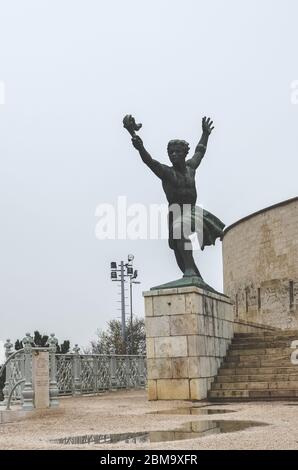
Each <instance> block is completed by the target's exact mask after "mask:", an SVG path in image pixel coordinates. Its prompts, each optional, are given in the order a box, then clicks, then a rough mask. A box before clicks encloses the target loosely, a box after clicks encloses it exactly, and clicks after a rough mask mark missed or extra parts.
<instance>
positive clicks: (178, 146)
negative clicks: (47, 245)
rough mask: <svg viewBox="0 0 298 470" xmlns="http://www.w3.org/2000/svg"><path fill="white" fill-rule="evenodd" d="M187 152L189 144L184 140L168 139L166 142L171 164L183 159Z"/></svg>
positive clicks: (178, 162)
mask: <svg viewBox="0 0 298 470" xmlns="http://www.w3.org/2000/svg"><path fill="white" fill-rule="evenodd" d="M188 152H189V144H188V143H187V142H186V141H185V140H178V139H175V140H170V142H169V143H168V155H169V158H170V160H171V162H172V164H173V166H176V165H179V164H180V163H181V161H184V160H185V158H186V156H187V154H188Z"/></svg>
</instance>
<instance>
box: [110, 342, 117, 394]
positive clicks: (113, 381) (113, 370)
mask: <svg viewBox="0 0 298 470" xmlns="http://www.w3.org/2000/svg"><path fill="white" fill-rule="evenodd" d="M115 352H116V350H115V348H114V346H112V347H111V353H110V377H111V389H112V390H116V388H117V377H116V373H117V364H116V357H115Z"/></svg>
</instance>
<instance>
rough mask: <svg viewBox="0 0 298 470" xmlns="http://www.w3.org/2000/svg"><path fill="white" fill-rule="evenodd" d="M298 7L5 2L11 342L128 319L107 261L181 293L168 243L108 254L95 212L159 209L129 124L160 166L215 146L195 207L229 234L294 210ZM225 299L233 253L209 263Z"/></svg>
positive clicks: (1, 63) (247, 0)
mask: <svg viewBox="0 0 298 470" xmlns="http://www.w3.org/2000/svg"><path fill="white" fill-rule="evenodd" d="M297 17H298V4H297V2H296V1H295V0H262V1H260V0H242V1H239V0H225V1H223V0H212V1H208V2H207V1H202V0H184V1H182V0H179V1H178V0H162V1H161V0H150V1H149V0H146V1H144V0H143V1H140V0H138V1H137V0H126V1H123V0H109V1H108V2H107V1H100V0H48V1H47V0H18V1H15V0H10V1H9V2H7V1H3V0H1V1H0V81H2V83H4V84H5V103H4V104H2V105H0V158H1V169H0V191H1V197H0V211H1V231H0V250H1V255H0V289H1V294H0V315H1V320H0V321H1V329H0V339H1V340H5V339H6V338H8V337H9V338H11V339H13V340H15V339H16V338H18V337H22V336H23V335H24V334H25V333H26V331H31V332H32V331H33V330H34V329H39V330H40V331H41V332H46V333H50V332H52V331H54V332H55V333H56V335H57V336H58V337H59V339H60V340H63V339H64V338H70V340H71V341H72V343H74V342H78V343H79V344H80V345H83V346H85V345H87V344H88V342H89V340H90V339H91V338H92V337H94V333H95V331H96V330H97V328H103V327H104V326H105V322H106V321H107V320H109V319H112V318H117V317H119V316H120V312H119V311H118V310H117V308H118V307H119V304H118V303H117V300H120V298H119V297H118V296H117V292H118V289H117V286H116V283H112V282H111V281H110V269H109V264H110V261H113V260H115V261H120V260H121V259H124V260H126V257H127V254H128V253H133V254H134V255H135V268H138V269H139V280H141V281H142V284H141V285H139V286H136V287H135V290H134V312H135V313H137V314H139V315H140V316H142V315H143V299H142V291H143V290H148V289H149V288H150V287H151V286H154V285H156V284H160V283H164V282H168V281H171V280H173V279H177V278H178V277H180V272H179V270H178V268H177V266H176V263H175V260H174V255H173V252H171V251H170V250H169V249H168V246H167V241H166V240H161V241H131V240H121V241H119V240H118V241H117V240H116V241H99V240H97V239H96V237H95V226H96V218H95V209H96V207H97V206H98V204H100V203H103V202H105V203H112V204H116V202H117V197H118V196H119V195H126V196H127V198H128V202H129V203H143V204H146V205H147V206H148V205H149V204H150V203H161V202H164V201H165V197H164V194H163V191H162V188H161V184H160V181H159V180H158V179H157V178H156V177H155V176H154V175H153V174H151V173H150V171H149V170H148V169H147V168H146V167H145V166H144V165H143V163H142V162H141V161H140V158H139V156H138V154H137V153H136V151H135V150H134V149H133V148H132V147H131V142H130V138H129V135H128V133H127V132H126V131H125V130H124V129H123V127H122V118H123V116H124V115H125V114H127V113H131V114H133V115H134V116H135V117H136V120H137V122H139V121H140V122H142V123H143V128H142V130H141V131H140V135H141V136H142V138H143V140H144V143H145V145H146V146H147V148H148V150H149V151H150V152H151V153H152V155H153V156H154V157H155V158H157V159H160V160H161V161H162V162H164V163H166V162H167V154H166V145H167V142H168V141H169V140H170V139H172V138H182V139H186V140H187V141H188V142H190V144H191V147H192V149H193V148H194V146H195V145H196V143H197V142H198V140H199V138H200V135H201V118H202V116H204V115H208V116H209V115H210V116H211V117H212V118H213V119H214V123H215V130H214V132H213V134H212V136H211V138H210V143H209V147H208V150H207V154H206V156H205V159H204V161H203V162H202V164H201V166H200V169H199V172H198V175H197V188H198V199H199V202H200V203H201V204H203V205H204V207H205V208H206V209H208V210H209V211H211V212H212V213H214V214H215V215H217V216H218V217H219V218H220V219H221V220H223V221H224V222H225V223H226V225H229V224H231V223H233V222H235V221H236V220H238V219H239V218H241V217H243V216H245V215H247V214H249V213H251V212H253V211H256V210H258V209H261V208H263V207H265V206H268V205H271V204H273V203H276V202H279V201H282V200H284V199H287V198H290V197H294V196H297V174H298V163H297V155H298V133H297V123H298V105H295V104H293V103H291V93H292V91H291V83H292V82H293V81H294V80H298V61H297V44H298V31H297ZM197 259H198V264H199V267H200V270H201V273H202V275H203V277H204V278H205V280H206V281H207V282H208V283H209V284H212V285H213V286H214V287H215V288H217V289H219V290H221V289H222V263H221V244H220V242H217V244H216V247H215V248H213V247H212V248H206V249H205V251H204V252H203V253H199V255H198V257H197Z"/></svg>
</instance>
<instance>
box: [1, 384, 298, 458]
mask: <svg viewBox="0 0 298 470" xmlns="http://www.w3.org/2000/svg"><path fill="white" fill-rule="evenodd" d="M196 405H198V406H200V407H202V409H205V410H206V409H208V408H212V409H225V410H235V411H236V412H235V413H230V414H229V413H227V414H212V415H190V414H186V415H182V414H174V413H173V414H149V413H150V412H152V411H157V410H174V409H176V408H181V407H190V406H191V403H190V402H187V401H158V402H148V401H147V398H146V392H145V391H139V390H138V391H118V392H109V393H105V394H101V395H97V396H84V397H80V398H74V397H69V398H67V397H65V398H61V399H60V411H59V413H56V414H53V415H50V414H47V413H45V414H44V415H43V416H41V417H40V416H39V417H32V418H30V419H26V420H22V421H19V422H15V423H9V424H1V425H0V449H121V450H124V449H144V450H146V449H155V450H158V449H160V450H166V449H169V450H171V449H172V450H174V449H185V450H191V449H195V450H201V449H298V419H297V418H298V406H297V405H298V402H296V405H295V404H294V403H293V405H292V406H290V405H291V402H256V403H230V404H220V405H215V404H214V403H209V404H208V403H196ZM206 406H207V408H206ZM201 420H204V421H205V420H236V421H239V420H244V421H258V422H261V423H267V426H260V427H251V428H249V429H246V430H244V431H237V432H231V433H225V434H209V435H205V436H203V437H196V438H194V439H187V440H175V441H169V442H151V443H149V442H148V443H123V442H121V443H120V442H119V443H114V444H108V443H105V444H94V443H92V444H80V445H77V444H75V445H65V444H57V443H53V442H51V441H52V440H53V439H59V438H64V437H66V436H80V435H85V434H111V433H126V432H129V433H130V432H144V431H163V430H164V431H168V430H173V429H177V428H179V427H181V425H184V424H185V423H190V422H194V421H195V422H198V421H201Z"/></svg>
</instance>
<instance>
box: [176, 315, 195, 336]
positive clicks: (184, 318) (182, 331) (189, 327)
mask: <svg viewBox="0 0 298 470" xmlns="http://www.w3.org/2000/svg"><path fill="white" fill-rule="evenodd" d="M197 332H198V315H194V314H190V315H188V314H184V315H175V316H174V315H173V316H172V317H171V318H170V334H171V335H172V336H174V335H179V336H181V335H193V334H196V333H197Z"/></svg>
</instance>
